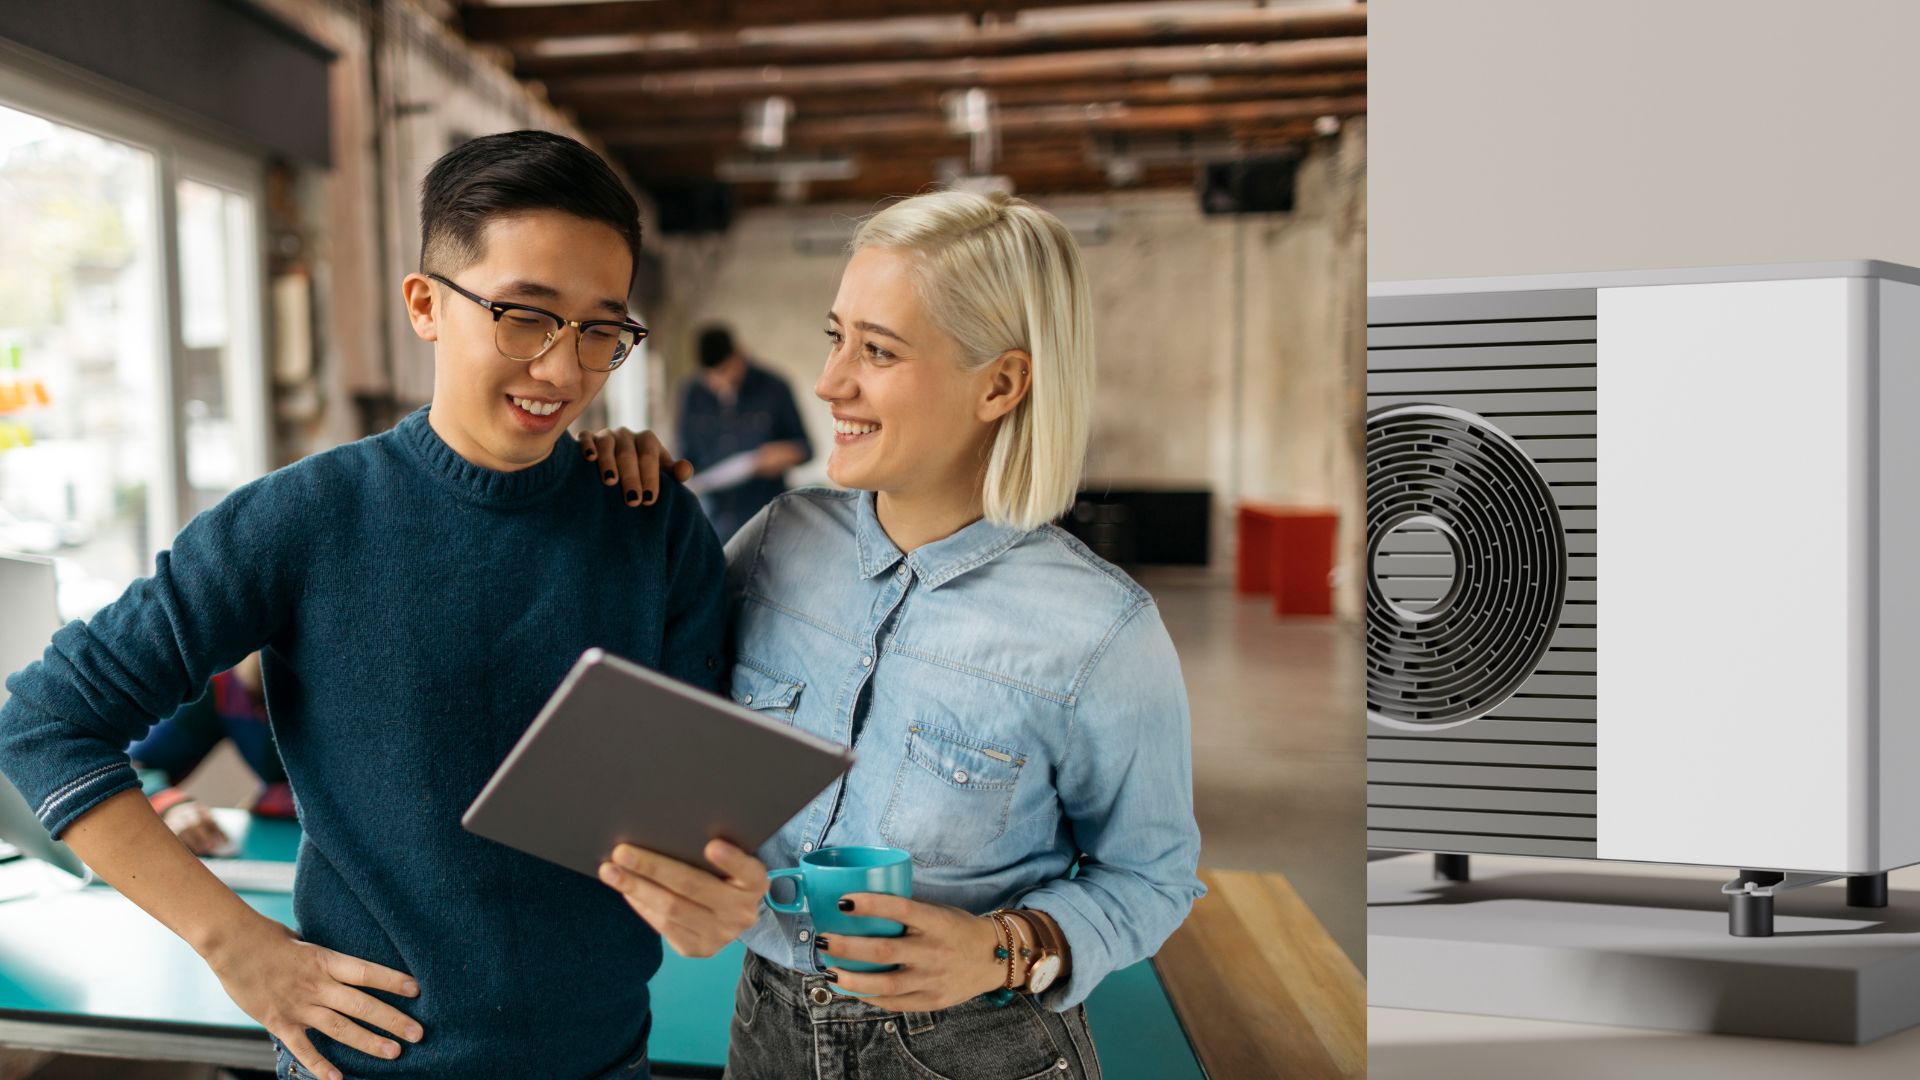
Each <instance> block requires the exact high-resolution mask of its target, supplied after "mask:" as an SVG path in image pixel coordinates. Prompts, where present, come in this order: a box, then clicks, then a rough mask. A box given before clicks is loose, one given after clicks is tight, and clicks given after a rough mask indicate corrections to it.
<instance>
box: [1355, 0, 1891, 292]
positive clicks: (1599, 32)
mask: <svg viewBox="0 0 1920 1080" xmlns="http://www.w3.org/2000/svg"><path fill="white" fill-rule="evenodd" d="M1368 30H1369V38H1370V41H1369V45H1368V48H1369V50H1370V64H1369V81H1370V85H1369V87H1368V91H1369V96H1370V101H1369V110H1370V115H1369V121H1370V124H1371V128H1372V132H1373V135H1374V139H1373V143H1374V145H1373V148H1372V154H1371V158H1372V166H1373V176H1372V178H1371V180H1370V194H1371V198H1372V205H1371V207H1370V209H1369V213H1370V215H1371V216H1372V217H1373V218H1375V219H1376V220H1377V221H1378V226H1377V227H1376V228H1375V229H1373V230H1372V233H1371V241H1370V244H1369V248H1368V277H1369V278H1370V279H1372V280H1375V281H1389V280H1395V279H1401V278H1423V277H1452V276H1458V275H1478V274H1512V273H1535V272H1549V271H1560V270H1588V269H1616V268H1633V267H1646V266H1653V267H1659V266H1687V265H1713V264H1720V263H1744V262H1771V261H1784V260H1799V259H1827V258H1880V259H1890V260H1893V261H1896V262H1906V263H1920V184H1916V183H1915V178H1916V177H1920V123H1917V121H1920V79H1916V72H1915V66H1914V43H1915V42H1916V41H1920V4H1916V3H1913V2H1911V0H1682V2H1675V0H1607V2H1605V3H1595V2H1583V0H1446V2H1445V3H1434V2H1433V0H1375V2H1374V3H1372V4H1370V5H1369V17H1368Z"/></svg>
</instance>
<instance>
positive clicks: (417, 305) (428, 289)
mask: <svg viewBox="0 0 1920 1080" xmlns="http://www.w3.org/2000/svg"><path fill="white" fill-rule="evenodd" d="M400 296H401V298H402V299H403V300H405V301H406V305H407V321H408V322H409V323H412V324H413V333H414V336H415V337H418V338H419V339H420V340H421V341H439V340H440V325H439V322H438V316H439V310H438V309H437V308H435V307H434V305H433V280H432V279H431V278H429V277H427V275H425V274H408V275H407V276H406V278H405V279H404V280H402V281H401V282H400Z"/></svg>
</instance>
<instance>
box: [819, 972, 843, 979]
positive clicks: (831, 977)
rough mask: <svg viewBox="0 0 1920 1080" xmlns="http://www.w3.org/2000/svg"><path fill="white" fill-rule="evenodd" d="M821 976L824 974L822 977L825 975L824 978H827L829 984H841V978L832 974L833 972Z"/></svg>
mask: <svg viewBox="0 0 1920 1080" xmlns="http://www.w3.org/2000/svg"><path fill="white" fill-rule="evenodd" d="M820 974H822V975H824V976H826V978H827V981H828V982H839V981H840V976H838V975H835V974H834V973H833V972H831V971H823V972H821V973H820Z"/></svg>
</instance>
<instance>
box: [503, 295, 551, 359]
mask: <svg viewBox="0 0 1920 1080" xmlns="http://www.w3.org/2000/svg"><path fill="white" fill-rule="evenodd" d="M496 326H497V329H496V330H495V331H494V344H495V345H497V346H499V348H500V351H501V352H502V353H504V354H506V355H507V356H510V357H512V358H513V359H515V360H532V359H534V358H535V357H537V356H539V355H540V354H541V353H543V352H546V351H547V346H548V345H550V344H552V343H553V336H554V335H555V334H558V333H559V332H560V324H559V323H557V322H555V321H554V320H552V319H550V318H548V317H547V316H545V315H542V314H540V313H539V312H536V311H525V310H522V309H519V308H513V309H510V310H508V311H506V312H504V313H503V314H501V316H500V321H499V322H498V323H497V324H496Z"/></svg>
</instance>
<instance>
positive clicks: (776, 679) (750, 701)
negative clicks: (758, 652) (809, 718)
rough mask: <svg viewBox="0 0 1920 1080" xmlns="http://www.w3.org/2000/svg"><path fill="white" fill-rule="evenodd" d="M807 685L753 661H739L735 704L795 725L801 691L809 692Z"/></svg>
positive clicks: (735, 664) (735, 668)
mask: <svg viewBox="0 0 1920 1080" xmlns="http://www.w3.org/2000/svg"><path fill="white" fill-rule="evenodd" d="M806 685H807V684H806V683H804V682H801V681H800V680H799V679H796V678H793V677H792V676H790V675H784V674H781V673H779V672H776V671H774V670H772V669H771V668H769V667H767V666H765V665H763V664H759V663H755V662H754V661H751V660H745V659H742V660H737V661H735V662H734V665H733V700H734V704H736V705H744V706H746V707H747V708H749V709H752V710H754V711H755V712H760V713H766V714H767V715H769V716H775V717H778V718H779V719H781V720H784V721H786V722H787V723H792V722H793V714H794V710H796V709H798V708H799V707H800V691H802V690H804V689H806Z"/></svg>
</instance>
